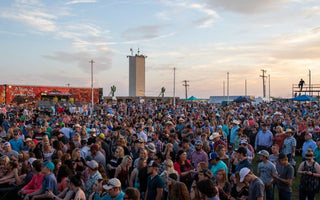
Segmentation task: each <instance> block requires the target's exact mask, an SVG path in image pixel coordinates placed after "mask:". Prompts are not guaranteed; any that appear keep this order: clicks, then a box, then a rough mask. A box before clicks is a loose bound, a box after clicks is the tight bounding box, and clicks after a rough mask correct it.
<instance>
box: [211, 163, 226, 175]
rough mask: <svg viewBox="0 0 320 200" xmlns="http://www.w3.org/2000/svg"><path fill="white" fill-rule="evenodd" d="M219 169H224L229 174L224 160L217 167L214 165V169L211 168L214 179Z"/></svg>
mask: <svg viewBox="0 0 320 200" xmlns="http://www.w3.org/2000/svg"><path fill="white" fill-rule="evenodd" d="M219 169H224V170H225V171H226V174H228V167H227V165H226V164H225V163H224V162H223V161H222V160H220V161H219V162H218V163H217V164H216V165H212V167H211V171H212V174H213V178H216V176H217V172H218V170H219Z"/></svg>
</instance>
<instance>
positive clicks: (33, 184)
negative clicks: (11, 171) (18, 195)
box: [22, 173, 43, 194]
mask: <svg viewBox="0 0 320 200" xmlns="http://www.w3.org/2000/svg"><path fill="white" fill-rule="evenodd" d="M42 180H43V174H42V173H40V174H36V175H34V176H33V177H32V179H31V181H30V182H29V183H28V184H27V185H25V186H24V187H23V188H22V189H23V190H24V191H25V194H30V193H33V192H35V191H37V190H39V189H40V188H41V187H42Z"/></svg>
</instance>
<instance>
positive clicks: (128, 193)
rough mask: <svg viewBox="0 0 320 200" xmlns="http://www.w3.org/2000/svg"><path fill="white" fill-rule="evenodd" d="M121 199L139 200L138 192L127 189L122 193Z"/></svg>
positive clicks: (131, 188)
mask: <svg viewBox="0 0 320 200" xmlns="http://www.w3.org/2000/svg"><path fill="white" fill-rule="evenodd" d="M123 199H125V200H140V192H139V190H138V189H136V188H134V187H128V188H127V189H126V190H125V191H124V196H123Z"/></svg>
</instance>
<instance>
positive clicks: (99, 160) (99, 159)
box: [90, 144, 106, 169]
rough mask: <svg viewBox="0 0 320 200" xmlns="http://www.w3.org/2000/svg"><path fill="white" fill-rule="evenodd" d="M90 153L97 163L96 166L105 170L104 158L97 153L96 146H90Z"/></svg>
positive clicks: (99, 152)
mask: <svg viewBox="0 0 320 200" xmlns="http://www.w3.org/2000/svg"><path fill="white" fill-rule="evenodd" d="M90 152H91V157H92V159H93V160H95V161H97V163H98V164H100V165H102V166H103V167H104V168H105V169H106V158H105V156H104V155H103V154H102V153H101V151H99V147H98V145H97V144H93V145H91V147H90Z"/></svg>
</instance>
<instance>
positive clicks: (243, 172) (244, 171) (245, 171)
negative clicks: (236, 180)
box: [239, 167, 250, 182]
mask: <svg viewBox="0 0 320 200" xmlns="http://www.w3.org/2000/svg"><path fill="white" fill-rule="evenodd" d="M249 172H250V169H249V168H247V167H244V168H242V169H241V170H240V173H239V174H240V182H243V181H244V178H245V177H246V176H247V175H248V174H249Z"/></svg>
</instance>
